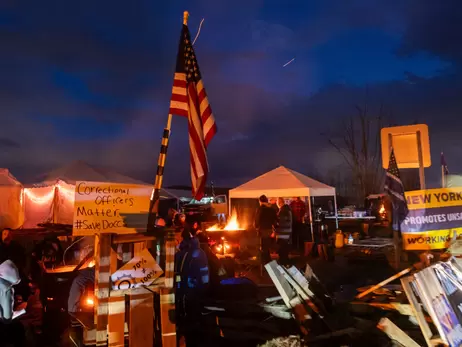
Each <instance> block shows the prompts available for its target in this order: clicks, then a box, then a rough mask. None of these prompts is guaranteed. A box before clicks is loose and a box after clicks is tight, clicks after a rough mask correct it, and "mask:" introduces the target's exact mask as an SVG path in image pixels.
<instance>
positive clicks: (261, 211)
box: [254, 195, 277, 264]
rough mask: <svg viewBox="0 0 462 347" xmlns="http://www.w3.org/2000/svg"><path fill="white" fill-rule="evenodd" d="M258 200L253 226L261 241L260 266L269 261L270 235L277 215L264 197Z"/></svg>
mask: <svg viewBox="0 0 462 347" xmlns="http://www.w3.org/2000/svg"><path fill="white" fill-rule="evenodd" d="M258 200H259V203H260V206H259V207H258V209H257V213H256V214H255V221H254V226H255V229H256V230H257V231H258V234H259V236H260V240H261V241H260V242H261V261H262V264H266V263H269V262H270V261H271V254H270V247H271V234H272V233H273V227H274V226H275V225H276V222H277V213H276V210H275V209H274V208H273V207H271V205H270V204H269V203H268V198H267V197H266V196H265V195H262V196H260V198H259V199H258Z"/></svg>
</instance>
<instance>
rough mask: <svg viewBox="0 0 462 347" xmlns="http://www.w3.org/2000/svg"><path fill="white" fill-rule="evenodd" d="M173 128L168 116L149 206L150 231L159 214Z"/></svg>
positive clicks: (170, 118) (170, 117)
mask: <svg viewBox="0 0 462 347" xmlns="http://www.w3.org/2000/svg"><path fill="white" fill-rule="evenodd" d="M171 126H172V115H171V114H169V115H168V120H167V126H166V127H165V129H164V133H163V135H162V143H161V145H160V153H159V160H158V161H157V172H156V180H155V182H154V189H153V191H152V195H151V203H150V206H149V218H148V229H149V228H150V227H152V226H154V222H155V220H156V216H157V213H158V212H159V199H160V189H161V188H162V181H163V179H164V167H165V160H166V159H167V150H168V141H169V138H170V129H171Z"/></svg>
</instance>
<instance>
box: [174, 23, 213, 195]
mask: <svg viewBox="0 0 462 347" xmlns="http://www.w3.org/2000/svg"><path fill="white" fill-rule="evenodd" d="M170 114H176V115H179V116H184V117H188V131H189V152H190V157H191V163H190V164H191V181H192V193H193V197H194V198H195V199H196V200H200V199H202V197H203V196H204V191H205V184H206V181H207V173H208V171H209V166H208V161H207V146H208V144H209V143H210V141H211V140H212V138H213V137H214V135H215V134H216V132H217V126H216V124H215V118H214V117H213V114H212V109H211V108H210V104H209V100H208V98H207V93H206V92H205V88H204V84H203V82H202V77H201V73H200V71H199V65H198V64H197V58H196V54H195V53H194V48H193V46H192V43H191V37H190V35H189V29H188V26H187V25H183V30H182V31H181V37H180V46H179V49H178V57H177V62H176V71H175V79H174V82H173V91H172V98H171V100H170Z"/></svg>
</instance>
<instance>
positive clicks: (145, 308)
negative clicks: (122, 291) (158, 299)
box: [129, 288, 154, 347]
mask: <svg viewBox="0 0 462 347" xmlns="http://www.w3.org/2000/svg"><path fill="white" fill-rule="evenodd" d="M139 289H142V288H139ZM143 289H144V288H143ZM133 292H134V295H130V327H129V329H130V333H129V346H131V347H137V346H143V347H152V346H153V345H154V298H153V296H154V295H153V293H150V292H147V291H146V290H144V293H140V292H139V291H135V290H133ZM137 292H138V293H137Z"/></svg>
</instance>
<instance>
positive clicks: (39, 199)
mask: <svg viewBox="0 0 462 347" xmlns="http://www.w3.org/2000/svg"><path fill="white" fill-rule="evenodd" d="M33 189H34V188H24V195H25V196H27V198H28V199H29V200H31V201H32V202H34V203H35V204H39V205H44V204H48V203H50V202H51V201H52V200H53V198H54V197H55V193H56V191H58V193H61V194H62V195H63V196H64V197H65V198H66V199H67V200H69V201H74V190H73V189H68V188H66V187H65V186H63V185H62V184H60V183H59V182H58V183H56V184H55V185H54V186H53V188H52V189H51V190H50V192H48V193H47V194H45V195H38V194H35V193H33ZM20 202H21V204H23V203H24V199H23V197H22V196H21V201H20Z"/></svg>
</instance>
